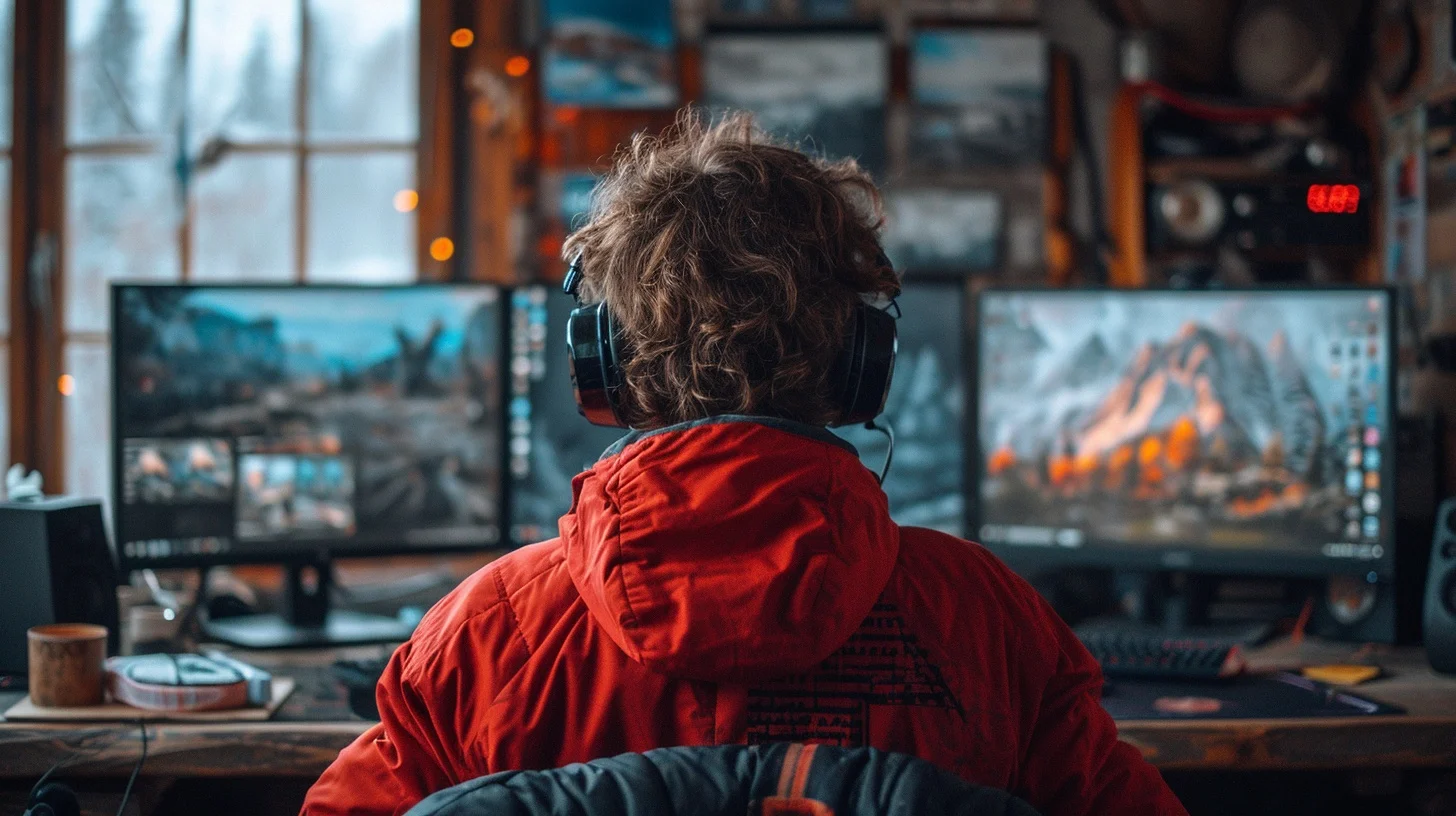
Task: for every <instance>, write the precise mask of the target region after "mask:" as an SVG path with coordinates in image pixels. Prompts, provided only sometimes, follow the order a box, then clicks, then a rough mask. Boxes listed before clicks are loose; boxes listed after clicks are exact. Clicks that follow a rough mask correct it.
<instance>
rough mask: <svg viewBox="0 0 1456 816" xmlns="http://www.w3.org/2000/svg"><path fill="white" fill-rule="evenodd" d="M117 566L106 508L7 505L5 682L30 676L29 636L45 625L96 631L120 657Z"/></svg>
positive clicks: (3, 522)
mask: <svg viewBox="0 0 1456 816" xmlns="http://www.w3.org/2000/svg"><path fill="white" fill-rule="evenodd" d="M116 583H117V573H116V562H115V561H114V560H113V559H112V554H111V548H110V546H109V545H108V544H107V542H106V526H105V523H104V522H103V521H102V518H101V503H100V502H98V501H96V500H94V499H46V500H42V501H38V502H28V503H18V502H12V503H0V674H24V673H25V671H26V642H25V632H26V630H27V629H29V628H30V627H32V626H39V625H40V624H44V623H96V624H100V625H102V626H105V627H106V628H107V630H108V631H109V632H110V638H109V640H110V642H109V643H108V649H109V651H110V653H112V654H115V653H116V645H117V637H118V632H117V607H116Z"/></svg>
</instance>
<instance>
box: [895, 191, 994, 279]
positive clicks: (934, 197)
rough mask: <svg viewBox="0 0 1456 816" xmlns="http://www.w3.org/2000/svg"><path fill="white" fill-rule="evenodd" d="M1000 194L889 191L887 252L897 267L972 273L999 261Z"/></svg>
mask: <svg viewBox="0 0 1456 816" xmlns="http://www.w3.org/2000/svg"><path fill="white" fill-rule="evenodd" d="M1002 222H1003V217H1002V212H1001V198H1000V196H998V195H996V194H995V193H992V192H989V191H986V190H956V189H945V188H923V189H913V190H893V191H890V192H888V193H887V194H886V195H885V230H884V234H883V236H882V239H881V240H882V243H883V244H884V247H885V254H886V255H888V256H889V257H890V261H891V262H893V263H894V264H895V268H896V269H900V270H906V271H915V272H933V273H937V274H945V273H954V274H968V273H973V272H984V271H987V270H990V269H994V268H995V267H996V266H997V264H998V263H999V262H1000V255H1001V253H1000V248H1001V233H1002Z"/></svg>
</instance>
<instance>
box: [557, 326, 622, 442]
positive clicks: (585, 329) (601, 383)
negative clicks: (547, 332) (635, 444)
mask: <svg viewBox="0 0 1456 816" xmlns="http://www.w3.org/2000/svg"><path fill="white" fill-rule="evenodd" d="M617 354H618V350H617V331H616V323H615V322H614V321H613V319H612V314H611V312H610V311H608V309H607V304H606V303H593V304H591V305H590V306H578V307H577V308H575V309H573V310H572V311H571V315H570V316H569V317H567V319H566V355H567V362H568V363H569V366H570V370H571V390H572V393H573V394H574V395H575V397H576V409H577V411H578V412H579V413H580V414H581V415H582V416H584V417H586V419H587V421H588V422H590V423H592V424H593V425H601V426H604V427H607V428H625V427H627V424H626V423H625V422H623V421H622V417H621V415H620V412H619V410H618V407H617V406H618V402H619V401H620V394H619V389H620V388H621V387H622V373H621V367H620V365H619V362H618V358H617Z"/></svg>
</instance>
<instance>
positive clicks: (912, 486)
mask: <svg viewBox="0 0 1456 816" xmlns="http://www.w3.org/2000/svg"><path fill="white" fill-rule="evenodd" d="M898 303H899V306H900V313H901V317H900V319H899V320H898V321H897V324H896V330H897V333H898V338H899V353H898V354H897V356H896V359H895V375H894V379H893V380H892V381H891V383H890V395H889V398H888V399H886V401H885V412H884V414H883V415H882V417H881V419H883V420H884V421H886V422H888V423H889V425H890V427H891V429H892V430H893V431H894V434H895V452H894V459H893V461H892V463H891V466H890V472H889V475H888V477H887V478H886V479H885V483H884V485H883V487H884V490H885V494H886V496H887V497H888V498H889V501H890V514H891V515H892V516H893V517H894V519H895V521H896V522H898V523H900V524H904V525H912V526H916V527H929V528H932V529H935V530H940V531H942V532H945V533H949V534H951V535H955V536H964V535H965V534H966V523H965V520H966V514H965V510H966V506H965V484H966V459H965V447H966V441H965V440H966V424H965V423H966V398H967V392H966V378H965V373H964V372H965V365H964V360H965V359H966V356H967V355H966V354H965V349H966V343H967V340H968V339H969V330H968V328H967V322H966V320H965V303H966V288H965V282H964V279H960V278H916V277H910V278H907V279H906V281H905V283H904V289H903V291H902V292H901V293H900V297H899V300H898ZM835 430H836V431H837V432H838V433H839V435H840V436H841V437H843V438H844V439H845V440H847V441H848V442H850V443H851V444H853V445H854V446H855V449H856V450H858V451H859V455H860V459H861V461H863V462H864V464H865V466H866V467H868V468H870V469H871V470H873V471H875V472H876V473H878V472H879V471H880V469H881V467H883V465H884V462H885V454H886V451H887V449H888V444H887V440H886V438H885V437H884V436H883V435H882V434H880V433H878V432H875V431H871V430H867V429H865V428H864V427H862V426H850V427H845V428H837V429H835Z"/></svg>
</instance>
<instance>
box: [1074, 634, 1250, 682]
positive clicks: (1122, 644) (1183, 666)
mask: <svg viewBox="0 0 1456 816" xmlns="http://www.w3.org/2000/svg"><path fill="white" fill-rule="evenodd" d="M1078 637H1079V638H1080V639H1081V641H1082V645H1084V646H1086V647H1087V651H1089V652H1091V653H1092V657H1094V658H1096V660H1097V663H1098V664H1099V665H1101V666H1102V673H1103V674H1104V675H1106V676H1107V677H1112V678H1124V677H1126V678H1148V679H1155V680H1225V679H1230V678H1233V677H1237V676H1238V675H1239V674H1241V673H1242V672H1243V670H1244V657H1243V648H1242V646H1240V645H1239V644H1237V643H1231V642H1229V641H1225V640H1217V639H1203V638H1192V637H1177V636H1170V635H1168V634H1165V633H1155V632H1139V631H1129V630H1123V629H1118V628H1113V629H1106V630H1093V631H1089V632H1082V631H1080V630H1079V632H1078Z"/></svg>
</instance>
